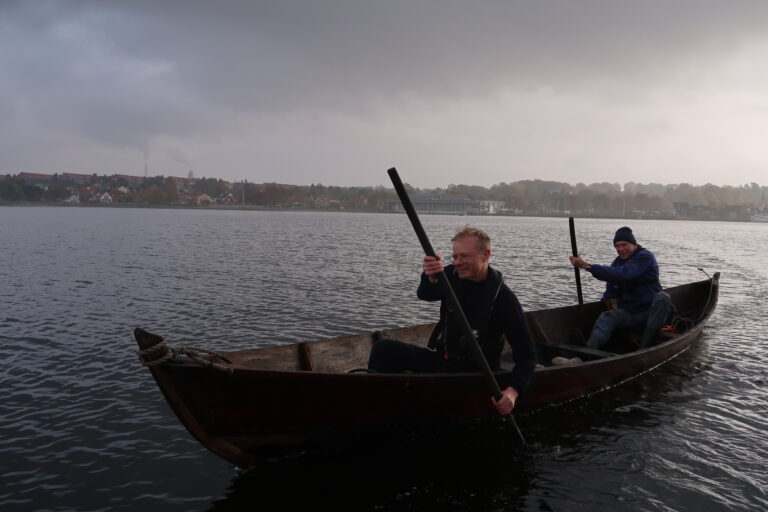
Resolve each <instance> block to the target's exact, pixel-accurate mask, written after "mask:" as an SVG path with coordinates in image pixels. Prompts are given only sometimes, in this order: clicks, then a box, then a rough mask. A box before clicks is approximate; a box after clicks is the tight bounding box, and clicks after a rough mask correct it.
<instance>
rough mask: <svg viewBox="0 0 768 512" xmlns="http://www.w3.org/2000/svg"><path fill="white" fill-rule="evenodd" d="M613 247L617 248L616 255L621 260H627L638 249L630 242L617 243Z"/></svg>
mask: <svg viewBox="0 0 768 512" xmlns="http://www.w3.org/2000/svg"><path fill="white" fill-rule="evenodd" d="M613 246H614V247H615V248H616V253H617V254H618V255H619V258H621V259H623V260H626V259H627V258H629V257H630V256H632V254H634V252H635V249H637V245H635V244H631V243H629V242H616V243H615V244H613Z"/></svg>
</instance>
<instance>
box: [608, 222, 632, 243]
mask: <svg viewBox="0 0 768 512" xmlns="http://www.w3.org/2000/svg"><path fill="white" fill-rule="evenodd" d="M616 242H629V243H631V244H634V245H637V240H635V235H633V234H632V230H631V229H629V228H628V227H627V226H624V227H621V228H619V229H618V230H617V231H616V236H614V237H613V245H616Z"/></svg>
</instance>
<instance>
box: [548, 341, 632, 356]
mask: <svg viewBox="0 0 768 512" xmlns="http://www.w3.org/2000/svg"><path fill="white" fill-rule="evenodd" d="M552 346H553V347H554V348H558V349H563V350H568V351H570V352H576V353H578V354H584V355H588V356H592V357H596V358H598V359H602V358H604V357H614V356H617V355H619V354H617V353H616V352H606V351H605V350H597V349H594V348H589V347H582V346H580V345H572V344H570V343H557V344H553V345H552Z"/></svg>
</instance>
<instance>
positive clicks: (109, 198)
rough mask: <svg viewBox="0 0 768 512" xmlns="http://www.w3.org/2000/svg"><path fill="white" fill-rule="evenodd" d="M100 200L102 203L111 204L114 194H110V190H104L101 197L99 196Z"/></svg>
mask: <svg viewBox="0 0 768 512" xmlns="http://www.w3.org/2000/svg"><path fill="white" fill-rule="evenodd" d="M99 202H100V203H101V204H111V203H112V196H111V195H109V192H104V193H103V194H102V195H101V197H99Z"/></svg>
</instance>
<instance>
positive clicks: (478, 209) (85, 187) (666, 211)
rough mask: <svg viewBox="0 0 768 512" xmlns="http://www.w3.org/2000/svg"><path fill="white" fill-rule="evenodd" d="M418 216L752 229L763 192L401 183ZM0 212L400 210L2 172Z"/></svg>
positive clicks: (327, 192) (386, 201)
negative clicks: (745, 224) (718, 224)
mask: <svg viewBox="0 0 768 512" xmlns="http://www.w3.org/2000/svg"><path fill="white" fill-rule="evenodd" d="M405 186H406V189H407V190H408V192H409V194H410V195H411V197H412V199H413V202H414V205H415V206H416V209H417V210H418V211H419V213H422V214H453V215H474V216H477V215H493V216H517V217H569V216H575V217H582V218H619V219H621V218H625V219H661V220H718V221H737V222H738V221H750V220H751V219H752V216H753V215H755V214H759V213H760V212H765V211H766V208H765V196H766V192H768V187H764V186H760V185H758V184H757V183H750V184H747V185H743V186H736V187H734V186H727V185H724V186H716V185H712V184H707V185H702V186H694V185H690V184H687V183H681V184H676V185H661V184H657V183H652V184H641V183H635V182H628V183H625V184H624V185H620V184H619V183H592V184H589V185H586V184H583V183H578V184H576V185H571V184H569V183H562V182H554V181H543V180H523V181H517V182H513V183H499V184H497V185H493V186H491V187H480V186H474V185H448V186H447V187H445V188H434V189H418V188H414V187H412V186H409V185H408V184H406V185H405ZM0 205H3V206H70V207H119V208H171V209H212V210H257V211H258V210H260V211H313V212H317V211H341V212H369V213H398V212H402V209H401V205H400V202H399V200H398V199H397V194H396V193H395V191H394V189H393V188H385V187H383V186H378V187H339V186H325V185H322V184H311V185H307V186H302V185H285V184H278V183H248V182H246V181H242V182H234V183H233V182H228V181H225V180H221V179H216V178H199V179H196V178H193V177H192V176H190V177H187V178H179V177H164V176H155V177H140V176H129V175H120V174H113V175H111V176H108V175H102V176H99V175H97V174H95V173H94V174H91V175H87V174H72V173H62V174H43V173H25V172H22V173H19V174H16V175H11V174H6V175H2V174H0Z"/></svg>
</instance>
